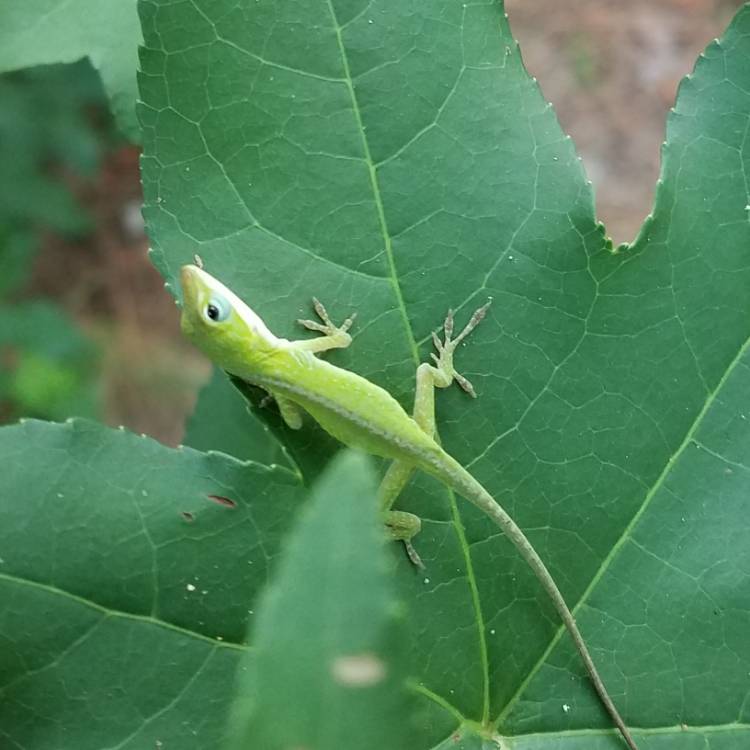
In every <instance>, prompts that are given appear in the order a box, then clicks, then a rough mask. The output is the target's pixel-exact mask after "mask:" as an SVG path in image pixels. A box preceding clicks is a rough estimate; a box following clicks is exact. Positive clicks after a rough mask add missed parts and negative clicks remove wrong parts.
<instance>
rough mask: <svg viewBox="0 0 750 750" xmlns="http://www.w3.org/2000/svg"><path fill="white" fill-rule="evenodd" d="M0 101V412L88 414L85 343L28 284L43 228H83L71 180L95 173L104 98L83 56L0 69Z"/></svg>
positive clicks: (104, 135) (1, 417)
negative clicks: (76, 60)
mask: <svg viewBox="0 0 750 750" xmlns="http://www.w3.org/2000/svg"><path fill="white" fill-rule="evenodd" d="M0 102H2V106H1V107H0V163H2V165H3V168H2V170H0V421H14V420H15V419H17V418H18V417H21V416H35V417H45V418H50V419H63V418H65V417H68V416H72V415H81V416H95V415H96V413H97V408H96V402H97V398H96V393H95V391H96V389H95V385H94V384H95V375H96V352H95V348H94V346H93V344H92V343H91V342H90V341H89V340H88V339H87V338H86V337H85V336H84V335H83V334H82V333H81V331H80V330H79V329H78V327H77V325H76V323H75V322H74V321H73V320H72V319H71V318H70V317H69V316H68V315H67V314H66V313H65V311H63V310H62V309H61V308H60V307H59V306H57V305H56V304H54V303H53V302H51V301H42V300H35V299H33V298H32V294H31V293H30V291H29V290H28V284H29V281H30V278H31V270H32V265H33V263H34V259H35V257H36V255H37V250H38V249H39V246H40V241H41V236H42V232H43V231H53V232H57V233H59V234H62V235H65V236H81V235H85V234H87V233H88V232H89V231H90V228H91V218H90V216H89V215H88V213H87V211H86V209H85V207H84V206H82V205H80V203H79V202H78V200H77V199H76V197H75V196H74V194H73V193H72V191H71V189H70V181H71V180H75V179H80V178H83V179H86V178H91V177H92V176H93V175H94V174H95V173H96V170H97V169H98V167H99V163H100V158H101V155H102V152H103V150H104V149H105V148H106V146H107V142H108V141H109V140H110V139H111V138H112V137H113V136H112V132H113V131H112V128H111V127H107V125H106V123H105V124H104V126H103V127H102V126H101V125H100V123H98V122H97V118H98V117H99V119H101V117H100V113H101V112H104V111H105V109H106V99H105V98H104V94H103V91H102V88H101V83H100V81H99V77H98V75H97V74H96V72H95V71H94V70H93V69H92V68H91V66H90V64H89V63H87V62H85V61H82V62H79V63H76V64H74V65H53V66H45V67H40V68H33V69H28V70H24V71H20V72H16V73H11V74H7V75H4V76H0ZM60 272H61V273H62V274H64V273H65V270H64V269H61V270H60Z"/></svg>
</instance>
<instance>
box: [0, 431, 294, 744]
mask: <svg viewBox="0 0 750 750" xmlns="http://www.w3.org/2000/svg"><path fill="white" fill-rule="evenodd" d="M0 455H1V456H2V459H3V466H4V467H7V469H6V470H5V471H3V472H2V473H1V474H0V498H2V516H3V523H2V524H0V740H1V742H0V744H2V747H3V748H5V747H8V748H11V749H12V750H17V749H19V748H34V750H59V748H61V747H71V748H72V747H75V748H77V749H78V750H89V749H90V750H102V748H115V747H117V748H122V749H124V748H132V750H136V748H144V747H148V748H153V747H159V743H162V745H163V746H164V747H168V746H169V745H174V746H179V747H181V748H195V749H196V750H198V748H200V749H201V750H203V749H204V748H218V747H220V744H221V739H222V737H223V735H224V732H225V721H226V717H227V710H228V707H229V703H230V701H231V697H232V690H231V686H232V684H233V676H234V671H235V668H236V664H237V660H238V657H239V656H240V655H241V654H242V653H243V651H244V645H243V644H244V643H245V640H246V629H247V624H248V621H249V620H250V619H251V618H252V617H253V609H252V604H251V602H252V601H253V599H254V598H255V595H256V594H257V592H258V590H259V588H260V587H262V586H263V585H264V584H265V582H266V580H267V577H268V571H269V566H270V565H271V563H272V561H273V559H274V558H275V556H276V555H277V552H278V547H279V540H280V537H281V536H282V535H283V533H284V531H285V529H286V528H287V527H288V525H289V523H290V521H291V520H292V518H293V517H294V515H295V511H296V508H297V507H298V505H299V503H300V501H301V499H302V493H301V488H300V485H299V482H298V480H297V479H296V478H295V477H294V476H293V475H292V474H291V473H290V472H289V471H287V470H284V469H268V468H265V467H262V466H259V465H256V464H241V463H239V462H238V461H236V460H234V459H231V458H229V457H226V456H222V455H220V454H202V453H198V452H196V451H191V450H189V449H185V450H172V449H168V448H165V447H163V446H160V445H158V444H157V443H155V442H153V441H151V440H149V439H145V438H139V437H137V436H135V435H131V434H128V433H126V432H122V431H117V430H109V429H106V428H104V427H100V426H97V425H94V424H93V423H88V422H80V421H74V422H69V423H65V424H63V425H53V424H45V423H41V422H26V423H24V424H21V425H17V426H14V427H5V428H3V429H0ZM8 469H9V470H8Z"/></svg>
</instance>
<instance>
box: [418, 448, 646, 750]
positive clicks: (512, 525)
mask: <svg viewBox="0 0 750 750" xmlns="http://www.w3.org/2000/svg"><path fill="white" fill-rule="evenodd" d="M444 457H447V458H448V459H449V462H450V464H451V466H452V469H451V470H450V472H447V471H446V470H445V467H442V466H441V467H440V471H438V472H436V471H435V467H434V466H433V467H430V473H434V474H437V475H438V477H439V478H440V479H441V480H442V481H443V482H444V483H445V484H447V485H449V486H450V487H452V488H453V489H454V490H455V491H456V492H458V493H459V494H460V495H461V496H462V497H465V498H466V499H467V500H469V501H470V502H472V503H473V504H474V505H476V506H477V507H478V508H479V509H480V510H482V511H484V512H485V513H486V514H487V515H488V516H489V517H490V518H491V519H492V520H493V521H495V523H496V524H497V525H498V526H499V527H500V528H501V529H502V530H503V532H504V533H505V534H506V536H507V537H508V538H509V539H510V540H511V541H512V542H513V544H515V546H516V548H517V549H518V551H519V552H520V553H521V555H522V556H523V559H524V560H526V562H527V563H528V564H529V566H530V567H531V569H532V570H533V571H534V573H535V574H536V577H537V578H538V579H539V582H540V583H541V584H542V586H543V587H544V590H545V591H546V592H547V594H548V595H549V597H550V599H552V602H553V603H554V605H555V609H557V612H558V613H559V615H560V618H561V619H562V621H563V623H564V624H565V627H566V628H567V629H568V632H569V633H570V636H571V638H572V639H573V642H574V643H575V645H576V648H577V649H578V653H579V654H580V655H581V660H582V661H583V663H584V664H585V666H586V669H587V671H588V673H589V677H590V678H591V682H593V683H594V687H595V688H596V692H597V694H598V695H599V698H600V699H601V701H602V703H603V704H604V707H605V708H606V709H607V712H608V713H609V715H610V716H611V717H612V721H613V722H614V723H615V726H617V728H618V729H619V730H620V734H622V737H623V739H624V740H625V742H626V743H627V745H628V747H629V748H630V750H638V746H637V745H636V744H635V740H633V738H632V736H631V735H630V730H629V729H628V728H627V726H626V725H625V722H624V721H623V720H622V717H621V716H620V714H619V712H618V711H617V708H616V707H615V704H614V703H613V702H612V699H611V698H610V697H609V693H608V692H607V688H605V687H604V683H603V682H602V678H601V677H600V676H599V672H598V671H597V669H596V666H595V664H594V661H593V659H592V658H591V654H590V653H589V650H588V648H587V646H586V642H585V641H584V640H583V636H582V635H581V631H580V630H579V629H578V625H577V623H576V621H575V618H574V617H573V613H572V612H571V611H570V609H569V608H568V605H567V604H566V603H565V599H563V595H562V594H561V593H560V589H558V588H557V584H556V583H555V581H554V579H553V578H552V575H551V574H550V572H549V570H547V566H546V565H545V564H544V562H543V561H542V558H541V557H539V555H538V554H537V551H536V550H535V549H534V547H532V545H531V542H530V541H529V540H528V539H527V538H526V535H525V534H524V533H523V531H521V529H520V528H519V527H518V525H517V524H516V522H515V521H514V520H513V519H512V518H511V517H510V516H509V515H508V514H507V513H506V512H505V511H504V510H503V509H502V508H501V507H500V505H498V503H497V502H496V501H495V499H494V498H493V497H492V495H490V493H489V492H487V490H485V489H484V487H482V485H481V484H479V482H477V480H476V479H474V477H473V476H471V474H469V472H468V471H466V469H464V468H463V467H462V466H461V465H460V464H459V463H458V462H457V461H455V460H454V459H453V458H451V457H450V456H447V454H445V456H444ZM441 463H442V462H441ZM425 468H426V467H425Z"/></svg>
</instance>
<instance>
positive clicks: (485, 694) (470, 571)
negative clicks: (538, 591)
mask: <svg viewBox="0 0 750 750" xmlns="http://www.w3.org/2000/svg"><path fill="white" fill-rule="evenodd" d="M326 3H327V5H328V10H329V12H330V14H331V21H332V23H333V27H334V30H335V32H336V41H337V44H338V48H339V55H340V57H341V64H342V66H343V68H344V79H345V84H346V86H347V88H348V90H349V97H350V100H351V103H352V110H353V112H354V116H355V119H356V123H357V128H358V130H359V134H360V138H361V140H362V149H363V153H364V157H365V159H364V160H365V163H366V164H367V168H368V172H369V175H370V185H371V187H372V192H373V199H374V201H375V206H376V208H377V213H378V221H379V224H380V230H381V232H382V235H383V246H384V249H385V255H386V259H387V262H388V273H389V277H390V280H391V285H392V287H393V291H394V294H395V296H396V301H397V303H398V308H399V311H400V313H401V317H402V319H403V322H404V328H405V330H406V335H407V338H408V341H409V347H410V349H411V354H412V359H413V362H414V368H415V370H416V368H417V367H418V366H419V364H420V356H419V346H418V344H417V341H416V337H415V336H414V330H413V329H412V326H411V321H410V319H409V316H408V313H407V311H406V304H405V302H404V296H403V294H402V292H401V285H400V284H399V280H398V275H397V272H396V263H395V259H394V256H393V245H392V242H391V236H390V233H389V231H388V223H387V221H386V217H385V209H384V207H383V200H382V197H381V194H380V185H379V183H378V176H377V169H376V166H375V162H374V160H373V158H372V154H371V152H370V144H369V142H368V140H367V136H366V134H365V128H364V123H363V121H362V115H361V112H360V109H359V102H358V101H357V95H356V92H355V91H354V79H353V77H352V74H351V69H350V67H349V59H348V56H347V53H346V48H345V46H344V40H343V38H342V36H341V32H342V27H341V25H340V24H339V21H338V18H337V16H336V10H335V8H334V7H333V1H332V0H326ZM446 492H447V494H448V498H449V503H450V507H451V514H452V516H453V526H454V528H455V530H456V536H457V537H458V543H459V546H460V547H461V552H462V554H463V556H464V560H465V564H466V578H467V583H468V586H469V591H470V594H471V599H472V605H473V607H474V612H475V614H476V621H477V641H478V645H479V652H480V661H481V668H482V682H483V685H482V719H481V721H482V723H483V724H486V723H487V722H488V721H489V711H490V689H489V674H490V670H489V655H488V650H487V641H486V637H485V624H484V618H483V615H482V607H481V600H480V598H479V588H478V585H477V581H476V576H475V575H474V565H473V562H472V559H471V550H470V549H469V545H468V543H467V541H466V536H465V534H464V531H463V524H462V523H461V516H460V512H459V510H458V504H457V502H456V496H455V493H454V492H453V491H452V490H449V489H447V488H446Z"/></svg>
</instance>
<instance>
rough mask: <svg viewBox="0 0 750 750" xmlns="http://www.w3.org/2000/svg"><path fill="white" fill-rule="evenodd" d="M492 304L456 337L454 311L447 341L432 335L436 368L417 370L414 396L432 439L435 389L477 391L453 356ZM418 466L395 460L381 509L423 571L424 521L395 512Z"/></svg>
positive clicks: (420, 421) (382, 492)
mask: <svg viewBox="0 0 750 750" xmlns="http://www.w3.org/2000/svg"><path fill="white" fill-rule="evenodd" d="M490 304H491V303H490V302H488V303H487V304H486V305H483V306H482V307H480V308H479V309H478V310H477V311H476V312H475V313H474V314H473V315H472V316H471V319H470V320H469V322H468V323H467V324H466V326H465V327H464V329H463V330H462V331H461V333H459V334H458V336H456V338H455V339H454V338H453V329H454V320H453V311H452V310H449V311H448V315H447V316H446V318H445V322H444V323H443V331H444V334H445V340H444V341H441V340H440V338H439V337H438V336H437V334H435V333H433V334H432V340H433V342H434V344H435V348H436V349H437V352H438V353H437V355H435V354H434V353H433V354H432V355H431V356H432V358H433V360H434V361H435V364H434V365H431V364H429V363H427V362H423V363H422V364H421V365H419V367H418V368H417V385H416V389H415V394H414V411H413V417H414V421H415V422H416V423H417V424H418V425H419V426H420V427H421V428H422V429H423V430H424V431H425V432H426V433H427V434H428V435H429V436H430V437H434V436H435V431H436V427H435V388H447V387H448V386H450V385H451V384H452V383H453V381H454V380H455V381H456V382H457V383H458V384H459V385H460V386H461V388H463V389H464V390H465V391H466V392H467V393H468V394H469V395H470V396H471V397H472V398H476V395H477V394H476V392H475V391H474V387H473V386H472V385H471V383H470V382H469V381H468V380H467V379H466V378H465V377H464V376H463V375H460V374H459V373H458V372H456V370H455V368H454V367H453V354H454V352H455V350H456V347H457V346H458V345H459V344H460V343H461V342H462V341H463V340H464V339H465V338H466V337H467V336H468V335H469V334H470V333H471V332H472V331H473V330H474V329H475V328H476V327H477V326H478V325H479V323H480V322H481V321H482V319H483V318H484V316H485V315H486V314H487V309H488V308H489V306H490ZM413 472H414V467H413V466H412V465H411V464H409V463H406V462H404V461H394V462H393V463H392V464H391V465H390V466H389V467H388V471H387V472H386V474H385V476H384V477H383V481H382V482H381V484H380V490H379V493H378V494H379V497H380V507H381V509H382V511H383V513H384V516H385V525H386V527H387V528H388V531H389V533H390V535H391V536H392V537H393V538H394V539H400V540H401V541H402V542H403V543H404V546H405V547H406V553H407V554H408V555H409V559H410V560H411V561H412V563H414V565H416V566H417V567H419V568H424V564H423V563H422V560H421V559H420V557H419V555H418V553H417V551H416V550H415V549H414V546H413V545H412V543H411V540H412V539H413V538H414V537H415V536H416V535H417V534H418V533H419V531H420V529H421V527H422V522H421V521H420V519H419V517H418V516H415V515H414V514H413V513H405V512H403V511H394V510H391V508H392V506H393V503H394V502H395V501H396V498H397V497H398V496H399V495H400V494H401V491H402V490H403V489H404V487H405V486H406V484H407V483H408V482H409V479H411V475H412V474H413Z"/></svg>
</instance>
